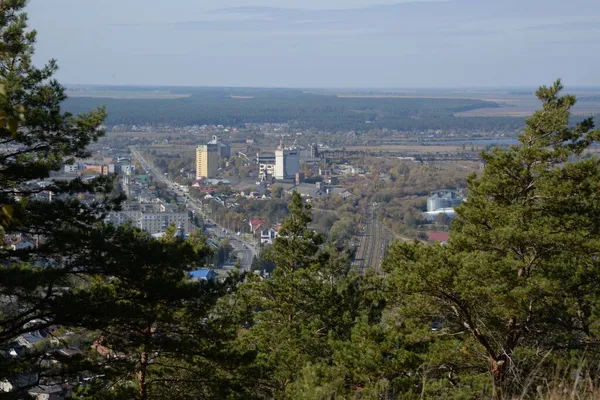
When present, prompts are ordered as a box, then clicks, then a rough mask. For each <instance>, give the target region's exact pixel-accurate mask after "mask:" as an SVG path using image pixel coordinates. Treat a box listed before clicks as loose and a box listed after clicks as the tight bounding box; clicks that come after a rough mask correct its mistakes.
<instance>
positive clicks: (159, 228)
mask: <svg viewBox="0 0 600 400" xmlns="http://www.w3.org/2000/svg"><path fill="white" fill-rule="evenodd" d="M167 206H168V205H164V204H161V203H147V204H132V205H129V206H124V209H123V210H122V211H119V212H111V213H109V214H108V216H107V218H106V222H107V223H110V224H113V225H122V224H124V223H125V222H129V223H131V224H132V225H133V226H134V227H136V228H139V229H142V230H144V231H146V232H148V233H150V234H153V233H161V232H165V231H166V230H167V228H168V227H169V226H171V225H176V226H177V227H178V228H180V229H181V230H182V231H183V232H184V233H185V234H187V233H190V230H191V228H192V227H191V224H190V216H189V213H188V211H177V210H173V209H170V208H168V207H167Z"/></svg>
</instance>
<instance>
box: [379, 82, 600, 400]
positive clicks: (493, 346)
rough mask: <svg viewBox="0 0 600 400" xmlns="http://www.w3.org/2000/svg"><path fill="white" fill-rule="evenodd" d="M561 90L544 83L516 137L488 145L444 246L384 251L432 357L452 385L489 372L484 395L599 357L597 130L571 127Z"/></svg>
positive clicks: (509, 391)
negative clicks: (580, 358) (537, 104)
mask: <svg viewBox="0 0 600 400" xmlns="http://www.w3.org/2000/svg"><path fill="white" fill-rule="evenodd" d="M562 89H563V86H562V84H561V82H560V81H557V82H555V83H554V84H553V85H552V86H550V87H546V86H543V87H541V88H540V89H539V90H538V91H537V96H538V98H539V99H540V101H541V102H542V108H541V109H540V110H539V111H537V112H536V113H534V114H533V116H532V117H531V118H530V119H529V120H528V121H527V125H526V128H525V130H524V132H523V133H522V134H521V135H520V136H519V141H520V145H519V146H513V147H511V148H510V149H501V148H495V149H494V150H493V151H492V152H491V153H486V154H483V157H484V161H485V169H484V171H483V173H482V174H481V175H480V176H471V177H470V178H469V180H468V200H467V201H466V202H465V203H464V204H463V205H461V206H460V207H458V208H457V214H458V218H457V220H456V222H455V223H454V224H453V229H452V231H451V234H450V242H449V245H447V246H425V245H422V244H396V245H395V246H393V248H392V250H391V251H390V252H389V257H388V259H387V261H386V265H387V271H388V272H389V273H390V277H389V280H388V281H389V283H390V287H395V289H396V292H395V294H396V301H397V302H398V303H397V304H399V305H400V306H401V309H402V310H403V312H404V314H405V315H406V316H413V317H414V318H416V319H420V320H421V322H423V323H424V324H426V325H424V326H425V327H426V326H429V327H430V328H431V327H432V326H433V325H432V324H433V323H436V329H435V330H434V331H435V332H433V331H432V332H430V333H429V334H427V335H424V337H426V336H429V337H430V340H432V341H433V342H432V343H435V342H438V343H439V344H436V345H435V349H436V352H438V354H436V355H435V356H434V355H433V354H432V357H434V358H435V359H437V360H436V361H435V363H439V364H438V367H439V368H441V366H442V365H443V366H444V369H438V373H437V376H438V377H440V379H441V380H442V381H445V382H446V383H447V384H448V385H460V382H461V376H462V377H463V378H464V379H463V380H462V383H463V384H465V385H468V384H469V383H468V381H470V382H472V380H471V378H472V376H473V375H472V373H473V372H474V371H477V369H479V370H488V371H489V373H490V382H491V383H492V384H491V385H490V386H491V389H490V392H488V394H489V393H492V394H493V396H495V397H496V398H501V397H503V396H511V395H514V394H519V393H521V392H520V391H521V390H522V389H523V385H525V382H527V381H528V380H529V382H530V383H531V382H535V381H536V379H538V378H539V376H538V375H536V374H544V373H545V374H548V368H549V369H550V371H551V369H552V368H551V367H557V366H558V365H559V364H558V361H557V360H562V362H563V363H568V361H569V357H570V356H573V355H581V354H583V352H585V355H586V357H587V358H588V359H589V360H595V361H597V360H598V356H599V353H598V334H599V331H598V326H599V325H598V319H597V310H598V308H597V305H598V300H599V299H600V292H599V286H598V284H597V282H599V279H600V268H599V267H600V265H599V264H598V262H599V261H598V260H599V258H598V249H599V248H600V247H599V245H600V241H599V240H600V218H599V217H600V160H599V159H598V158H597V157H589V158H586V157H582V156H583V155H584V152H585V151H586V150H587V149H588V148H589V147H590V146H591V145H592V144H594V143H597V141H598V139H599V137H600V132H599V131H597V130H594V124H593V121H592V119H585V120H583V121H582V122H580V123H579V124H577V125H575V126H573V125H571V124H570V121H569V116H570V110H571V108H572V107H573V106H574V105H575V98H574V97H573V96H569V95H565V96H561V95H560V91H561V90H562ZM437 326H439V327H440V329H439V330H438V328H437ZM432 330H433V328H432ZM442 343H446V345H447V347H444V345H442ZM455 346H459V347H460V349H461V351H460V352H456V351H455V350H454V349H456V347H455ZM434 358H432V359H434ZM553 361H554V362H553ZM592 364H593V363H592ZM536 371H537V372H536ZM442 372H443V373H442ZM435 375H436V374H431V375H430V377H433V376H435ZM444 376H445V377H444ZM448 376H450V377H451V378H448ZM484 386H485V385H484ZM480 389H481V387H480ZM480 394H481V392H480Z"/></svg>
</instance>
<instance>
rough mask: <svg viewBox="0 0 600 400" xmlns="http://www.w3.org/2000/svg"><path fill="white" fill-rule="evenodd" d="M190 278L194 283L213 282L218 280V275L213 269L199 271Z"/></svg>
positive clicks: (193, 272)
mask: <svg viewBox="0 0 600 400" xmlns="http://www.w3.org/2000/svg"><path fill="white" fill-rule="evenodd" d="M190 278H191V279H192V280H193V281H213V280H215V279H217V273H216V272H215V271H213V270H212V269H199V270H196V271H192V272H190Z"/></svg>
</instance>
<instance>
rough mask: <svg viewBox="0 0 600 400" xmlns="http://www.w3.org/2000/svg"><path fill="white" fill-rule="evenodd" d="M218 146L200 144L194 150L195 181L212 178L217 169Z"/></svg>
mask: <svg viewBox="0 0 600 400" xmlns="http://www.w3.org/2000/svg"><path fill="white" fill-rule="evenodd" d="M219 157H220V149H219V145H218V144H201V145H199V146H198V147H197V148H196V179H200V178H214V177H216V175H217V169H219Z"/></svg>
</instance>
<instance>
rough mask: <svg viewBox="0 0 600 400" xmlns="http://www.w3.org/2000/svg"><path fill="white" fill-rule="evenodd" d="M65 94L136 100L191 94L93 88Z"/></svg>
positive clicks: (161, 98) (173, 97) (170, 97)
mask: <svg viewBox="0 0 600 400" xmlns="http://www.w3.org/2000/svg"><path fill="white" fill-rule="evenodd" d="M67 96H69V97H72V98H73V97H91V98H97V99H124V100H138V99H159V100H169V99H181V98H185V97H190V96H191V94H186V93H170V92H162V91H121V90H117V91H101V90H100V91H94V90H67Z"/></svg>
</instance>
